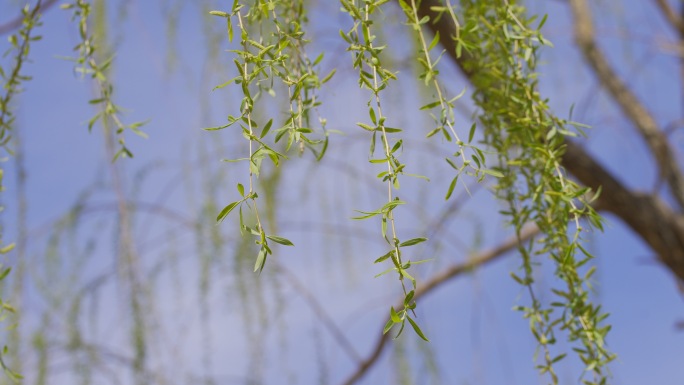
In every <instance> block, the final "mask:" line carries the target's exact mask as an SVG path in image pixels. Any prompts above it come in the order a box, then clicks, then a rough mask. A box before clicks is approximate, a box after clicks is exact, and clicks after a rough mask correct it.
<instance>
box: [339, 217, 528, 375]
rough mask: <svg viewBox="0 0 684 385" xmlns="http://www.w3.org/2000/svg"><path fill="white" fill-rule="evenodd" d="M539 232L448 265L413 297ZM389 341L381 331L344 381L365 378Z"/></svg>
mask: <svg viewBox="0 0 684 385" xmlns="http://www.w3.org/2000/svg"><path fill="white" fill-rule="evenodd" d="M538 233H539V228H537V226H535V225H530V226H528V227H526V228H524V229H523V231H522V232H521V234H520V238H518V237H517V236H514V237H511V238H509V239H507V240H505V241H504V242H503V243H501V244H500V245H499V246H497V247H495V248H493V249H491V250H488V251H485V252H483V253H480V254H477V255H475V256H473V257H471V258H470V259H469V260H468V262H466V263H462V264H455V265H452V266H451V267H448V268H446V269H444V270H442V271H440V272H439V273H437V274H435V275H434V276H433V277H432V278H430V279H428V280H427V281H425V282H424V283H423V284H422V285H420V286H418V289H416V294H415V295H414V297H413V298H414V299H416V300H417V299H419V298H422V297H423V296H425V295H427V294H429V293H430V292H432V291H433V290H435V289H436V288H438V287H440V286H441V285H443V284H444V283H446V282H449V281H451V280H452V279H454V278H456V277H458V276H460V275H461V274H464V273H468V272H470V271H473V270H475V269H476V268H479V267H481V266H484V265H486V264H488V263H490V262H492V261H494V260H496V259H499V258H500V257H502V256H504V255H505V254H506V252H508V251H510V250H512V249H514V248H515V247H517V246H518V243H519V242H524V241H526V240H529V239H531V238H532V237H534V236H535V235H536V234H538ZM403 307H404V297H401V299H400V300H399V301H398V302H397V305H396V306H395V307H394V308H395V309H397V311H399V309H403ZM388 342H390V341H389V333H387V334H383V333H382V331H381V332H380V336H379V337H378V339H377V340H376V342H375V345H374V347H373V350H372V351H371V353H370V354H369V355H368V358H366V359H365V360H363V361H362V362H361V364H360V365H359V366H358V367H357V369H356V371H355V372H354V373H352V374H351V375H350V376H349V378H347V380H346V381H344V382H343V384H344V385H352V384H355V383H357V382H358V381H359V380H361V378H363V376H365V375H366V373H368V370H369V369H370V368H371V367H373V365H374V364H375V363H376V362H377V360H378V359H379V358H380V355H382V352H383V351H384V350H385V348H386V347H387V344H388Z"/></svg>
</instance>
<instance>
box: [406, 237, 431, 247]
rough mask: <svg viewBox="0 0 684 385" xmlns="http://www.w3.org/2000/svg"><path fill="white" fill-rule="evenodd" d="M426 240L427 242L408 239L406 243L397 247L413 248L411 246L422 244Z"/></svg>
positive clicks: (423, 239)
mask: <svg viewBox="0 0 684 385" xmlns="http://www.w3.org/2000/svg"><path fill="white" fill-rule="evenodd" d="M427 240H428V239H427V238H413V239H409V240H408V241H405V242H402V243H400V244H399V247H407V246H413V245H417V244H419V243H423V242H425V241H427Z"/></svg>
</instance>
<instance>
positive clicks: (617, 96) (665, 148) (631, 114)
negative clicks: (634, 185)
mask: <svg viewBox="0 0 684 385" xmlns="http://www.w3.org/2000/svg"><path fill="white" fill-rule="evenodd" d="M570 6H571V8H572V12H573V15H574V17H575V41H576V42H577V45H578V46H579V48H580V51H581V52H582V54H583V55H584V58H585V60H586V61H587V63H588V64H589V66H590V67H591V68H592V70H593V71H594V73H595V74H596V76H597V77H598V79H599V81H600V82H601V84H602V85H603V87H604V88H605V89H606V90H607V91H608V93H609V94H610V95H611V96H612V97H613V99H614V100H615V102H616V103H617V105H618V106H619V107H620V109H621V110H622V112H623V114H625V116H627V117H628V118H629V119H630V120H631V121H632V122H633V123H634V125H635V126H636V128H637V130H638V131H639V134H641V137H642V138H643V139H644V141H645V142H646V144H647V145H648V147H649V148H650V150H651V153H652V155H653V157H654V158H655V160H656V163H657V164H658V168H659V169H660V175H661V177H663V178H664V179H665V181H667V183H668V185H669V187H670V190H671V192H672V195H673V197H674V198H675V200H676V201H677V203H678V204H679V207H680V209H681V208H684V177H683V176H682V172H681V170H680V168H679V165H678V163H677V160H676V156H675V154H674V152H673V151H672V148H671V147H670V145H669V142H668V140H667V137H666V136H665V134H664V133H663V132H662V131H661V130H660V128H659V126H658V123H657V122H656V119H655V118H654V117H653V115H652V114H651V113H650V112H649V111H648V110H647V109H646V107H645V106H644V105H643V104H642V103H641V102H640V101H639V100H638V99H637V97H636V96H635V95H634V93H632V91H631V90H630V89H629V88H627V86H626V85H625V83H624V82H623V81H622V79H621V78H620V77H619V76H618V75H617V73H616V72H615V70H614V69H613V68H612V67H611V65H610V64H609V63H608V60H607V59H606V57H605V55H604V54H603V52H602V51H601V50H600V49H599V48H598V45H597V44H596V40H595V32H594V26H593V24H592V20H591V10H590V9H589V5H588V3H587V1H586V0H570Z"/></svg>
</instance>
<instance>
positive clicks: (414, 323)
mask: <svg viewBox="0 0 684 385" xmlns="http://www.w3.org/2000/svg"><path fill="white" fill-rule="evenodd" d="M406 318H408V321H409V323H410V324H411V326H412V327H413V330H414V331H415V332H416V334H418V336H419V337H420V338H422V339H423V340H425V341H427V342H430V340H429V339H427V337H425V334H423V331H422V330H420V327H418V324H417V323H416V321H414V320H413V319H411V317H410V316H408V315H407V316H406Z"/></svg>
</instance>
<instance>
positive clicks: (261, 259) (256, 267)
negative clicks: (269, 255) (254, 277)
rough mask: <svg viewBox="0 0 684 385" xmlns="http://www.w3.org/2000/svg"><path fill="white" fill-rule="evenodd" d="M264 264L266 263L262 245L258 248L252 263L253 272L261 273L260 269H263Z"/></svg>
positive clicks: (264, 249)
mask: <svg viewBox="0 0 684 385" xmlns="http://www.w3.org/2000/svg"><path fill="white" fill-rule="evenodd" d="M264 265H266V248H265V247H263V246H262V247H261V249H259V254H257V259H256V262H255V263H254V272H255V273H256V272H257V271H259V273H261V271H263V270H264Z"/></svg>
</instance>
